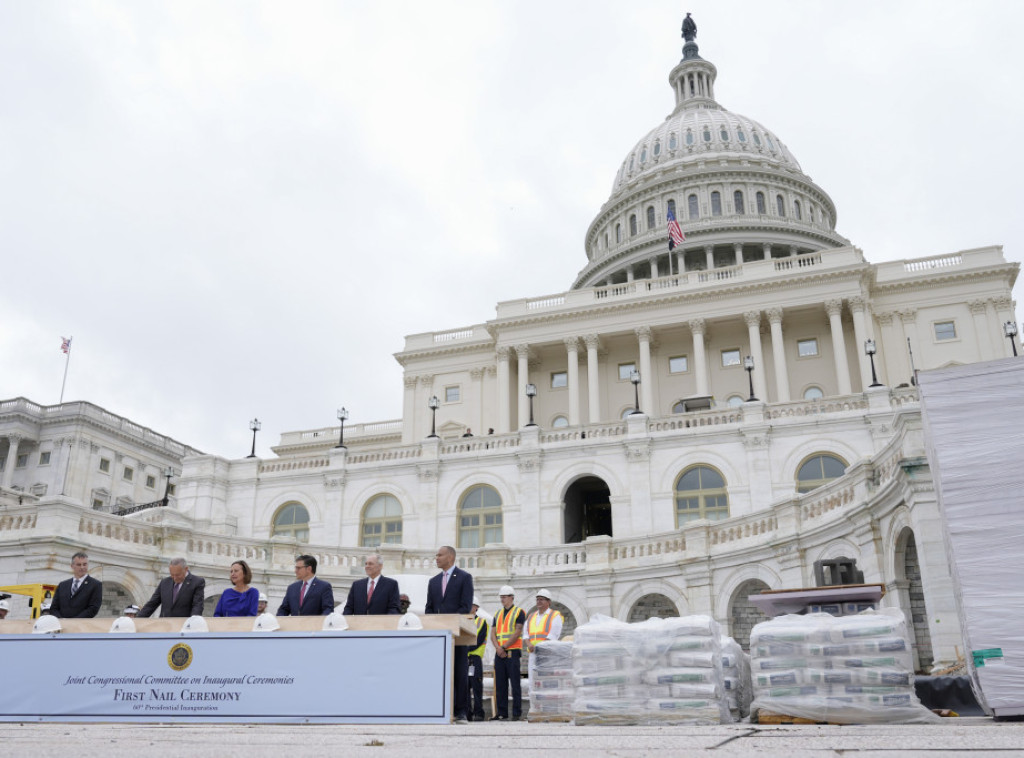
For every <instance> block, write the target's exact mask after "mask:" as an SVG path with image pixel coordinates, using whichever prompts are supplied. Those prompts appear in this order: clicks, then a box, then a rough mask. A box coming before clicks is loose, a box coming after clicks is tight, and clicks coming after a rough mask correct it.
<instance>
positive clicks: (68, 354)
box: [58, 337, 74, 405]
mask: <svg viewBox="0 0 1024 758" xmlns="http://www.w3.org/2000/svg"><path fill="white" fill-rule="evenodd" d="M73 339H74V337H68V341H67V348H68V349H67V350H65V351H64V380H63V381H62V382H61V383H60V401H59V402H58V405H63V403H64V386H65V385H66V384H67V383H68V365H69V364H70V363H71V340H73Z"/></svg>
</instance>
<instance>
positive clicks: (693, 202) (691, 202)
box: [686, 195, 700, 218]
mask: <svg viewBox="0 0 1024 758" xmlns="http://www.w3.org/2000/svg"><path fill="white" fill-rule="evenodd" d="M686 204H687V206H688V208H689V212H690V218H700V207H699V206H698V205H697V196H696V195H690V196H689V197H688V198H686Z"/></svg>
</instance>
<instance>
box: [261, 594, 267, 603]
mask: <svg viewBox="0 0 1024 758" xmlns="http://www.w3.org/2000/svg"><path fill="white" fill-rule="evenodd" d="M259 601H260V602H261V603H266V602H268V601H267V596H266V595H264V594H263V593H262V592H261V593H260V597H259Z"/></svg>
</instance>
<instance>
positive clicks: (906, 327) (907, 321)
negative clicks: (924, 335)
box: [900, 308, 921, 384]
mask: <svg viewBox="0 0 1024 758" xmlns="http://www.w3.org/2000/svg"><path fill="white" fill-rule="evenodd" d="M900 323H901V324H902V325H903V352H904V354H905V355H906V356H907V366H908V371H909V373H908V374H907V376H909V377H911V379H912V380H913V383H914V384H917V377H916V376H915V375H914V370H915V368H916V369H920V368H921V366H920V365H918V361H920V360H921V348H920V344H921V343H920V342H919V341H918V339H917V309H916V308H907V309H906V310H902V311H900ZM911 349H916V350H917V355H916V356H914V357H913V358H911V355H910V351H911Z"/></svg>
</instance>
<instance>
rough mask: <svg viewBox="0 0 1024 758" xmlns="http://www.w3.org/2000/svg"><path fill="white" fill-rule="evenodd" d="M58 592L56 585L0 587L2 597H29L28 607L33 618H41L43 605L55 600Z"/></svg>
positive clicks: (12, 585)
mask: <svg viewBox="0 0 1024 758" xmlns="http://www.w3.org/2000/svg"><path fill="white" fill-rule="evenodd" d="M56 591H57V585H56V584H11V585H8V586H7V587H0V595H2V594H10V595H26V596H28V607H29V610H30V611H31V617H32V618H34V619H37V618H39V614H40V613H42V610H43V603H44V602H45V601H47V600H52V599H53V593H54V592H56Z"/></svg>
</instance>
